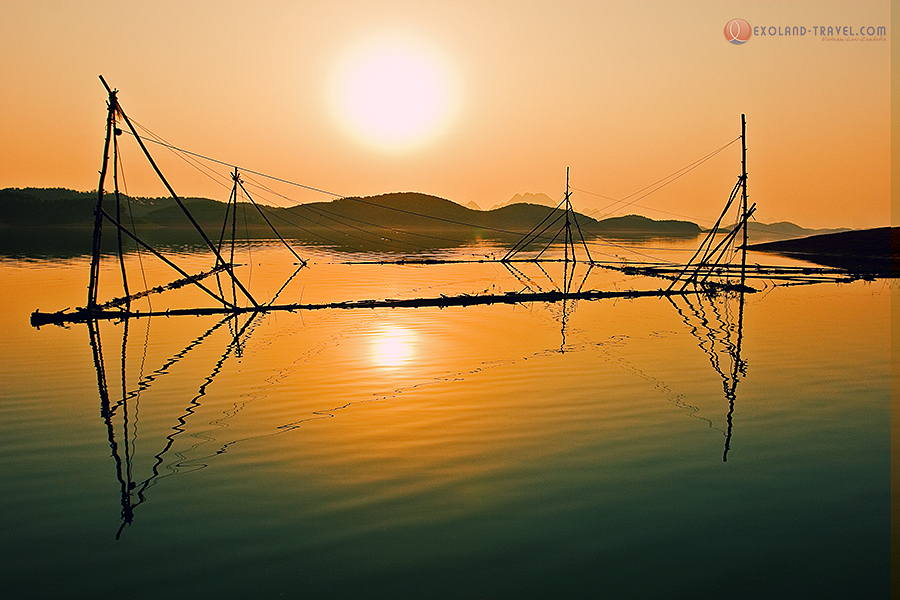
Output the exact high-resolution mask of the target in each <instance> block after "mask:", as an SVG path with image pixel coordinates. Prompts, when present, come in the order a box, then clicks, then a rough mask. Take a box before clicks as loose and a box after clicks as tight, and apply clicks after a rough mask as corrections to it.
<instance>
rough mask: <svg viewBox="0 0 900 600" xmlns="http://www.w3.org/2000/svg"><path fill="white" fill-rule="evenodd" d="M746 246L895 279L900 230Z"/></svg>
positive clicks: (877, 230) (899, 259) (862, 231)
mask: <svg viewBox="0 0 900 600" xmlns="http://www.w3.org/2000/svg"><path fill="white" fill-rule="evenodd" d="M748 247H749V248H750V249H751V250H758V251H760V252H773V253H777V254H782V255H784V256H789V257H792V258H798V259H801V260H806V261H809V262H813V263H816V264H820V265H827V266H831V267H838V268H841V269H847V270H848V271H850V272H853V273H859V274H867V275H876V276H881V277H894V276H897V274H898V268H897V266H896V265H897V264H900V228H897V227H895V228H893V229H892V228H890V227H879V228H877V229H866V230H861V231H843V232H839V233H829V234H824V235H814V236H810V237H804V238H797V239H792V240H783V241H777V242H767V243H763V244H752V245H750V246H748Z"/></svg>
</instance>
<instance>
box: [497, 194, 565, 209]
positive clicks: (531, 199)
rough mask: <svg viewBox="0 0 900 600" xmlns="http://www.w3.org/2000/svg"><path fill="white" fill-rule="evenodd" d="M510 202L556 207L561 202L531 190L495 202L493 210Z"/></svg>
mask: <svg viewBox="0 0 900 600" xmlns="http://www.w3.org/2000/svg"><path fill="white" fill-rule="evenodd" d="M510 204H537V205H538V206H549V207H550V208H555V207H556V205H557V204H559V202H557V201H556V200H554V199H553V198H551V197H550V196H548V195H547V194H532V193H531V192H525V193H524V194H516V195H515V196H513V197H512V198H510V199H509V200H507V201H506V202H502V203H500V204H495V205H494V206H492V207H491V210H494V209H497V208H503V207H504V206H509V205H510Z"/></svg>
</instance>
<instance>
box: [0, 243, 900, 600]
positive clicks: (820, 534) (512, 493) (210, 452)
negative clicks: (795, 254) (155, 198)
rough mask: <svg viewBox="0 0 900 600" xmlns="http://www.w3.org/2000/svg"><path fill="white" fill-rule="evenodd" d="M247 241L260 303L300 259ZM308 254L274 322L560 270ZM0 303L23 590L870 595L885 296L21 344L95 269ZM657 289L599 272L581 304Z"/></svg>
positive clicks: (120, 326)
mask: <svg viewBox="0 0 900 600" xmlns="http://www.w3.org/2000/svg"><path fill="white" fill-rule="evenodd" d="M645 246H646V248H644V249H643V251H644V252H650V251H651V249H652V246H653V243H652V242H647V243H646V244H645ZM247 247H248V248H250V249H251V250H252V251H251V253H250V254H249V255H245V258H243V259H242V261H243V262H242V264H243V265H244V266H243V267H241V268H240V269H239V274H240V275H241V277H242V279H244V280H245V281H248V282H249V289H250V290H251V293H253V294H254V295H259V297H260V298H266V299H268V298H271V296H272V295H273V294H275V293H276V292H277V291H278V290H279V288H280V287H281V285H282V283H283V282H284V280H285V279H286V278H287V277H289V276H290V275H292V274H293V273H294V269H295V267H294V266H293V265H291V264H290V260H287V259H285V257H284V254H283V252H281V251H280V250H278V249H277V248H276V247H275V246H273V245H270V244H267V243H254V244H252V245H250V246H247ZM245 249H246V248H245ZM305 250H306V254H305V256H308V257H309V258H310V266H309V267H308V268H306V269H303V270H301V271H300V272H299V273H297V274H296V275H295V276H294V278H293V279H292V280H291V283H290V284H289V285H288V287H286V288H284V290H283V291H282V292H281V295H280V296H279V298H280V300H281V301H285V302H299V301H303V302H320V301H332V300H347V299H365V298H389V297H392V298H409V297H419V296H435V295H439V294H442V293H443V294H447V295H452V294H457V293H473V294H474V293H485V292H494V293H502V292H503V291H510V290H521V289H523V287H524V286H525V285H528V286H531V287H532V288H533V289H552V288H553V287H554V286H558V285H560V284H561V276H562V273H561V272H560V271H559V270H560V269H562V266H561V265H551V266H547V267H546V268H545V270H541V269H539V268H535V267H534V266H533V265H525V266H522V267H521V269H520V271H519V272H518V273H511V272H509V271H508V270H506V269H504V268H503V267H501V266H499V265H497V264H495V263H483V264H457V265H436V266H434V265H433V266H427V267H424V266H409V265H402V266H401V265H347V264H341V263H342V262H344V261H347V260H351V259H362V258H372V257H373V255H370V254H367V255H349V254H345V253H336V252H330V251H328V250H327V249H321V248H319V249H315V248H307V249H305ZM500 251H501V250H499V249H498V248H495V247H492V246H491V245H490V244H487V243H486V244H483V245H478V246H472V247H466V248H460V249H457V250H454V251H450V254H451V255H453V256H457V257H467V256H468V257H479V256H481V257H483V256H490V255H492V254H496V253H497V252H500ZM596 251H597V252H598V253H599V252H601V250H600V249H599V248H598V249H596ZM128 260H129V267H130V272H135V273H139V272H140V269H139V268H138V267H139V266H140V262H141V261H144V270H145V273H144V276H143V277H146V279H147V284H148V285H151V286H152V285H156V284H157V283H159V282H162V281H166V280H167V278H168V279H172V278H173V277H172V276H171V273H170V272H169V271H168V270H167V268H165V267H164V266H159V265H154V264H152V263H150V261H147V257H146V256H145V257H142V258H141V259H140V260H139V258H138V257H137V256H135V255H131V256H129V258H128ZM178 261H179V264H182V265H183V266H185V268H186V270H188V271H189V272H196V271H200V270H203V269H206V268H208V267H209V266H210V258H209V256H208V255H206V254H205V253H201V252H197V251H189V250H186V251H184V252H183V253H181V254H180V255H179V257H178ZM769 262H770V261H769ZM117 269H118V266H117V264H116V263H115V261H113V260H111V259H107V260H105V261H104V269H103V273H102V283H103V286H104V288H103V289H104V290H109V294H110V295H115V294H116V293H117V292H118V290H116V289H115V288H116V286H117V285H119V284H117V279H116V277H117V275H116V273H117ZM582 275H583V271H579V272H578V273H577V277H576V285H578V283H579V282H580V280H581V277H582ZM134 277H135V280H134V281H131V282H130V283H131V285H132V287H133V288H141V287H143V285H144V281H143V278H142V277H141V276H140V275H135V276H134ZM0 282H2V283H0V286H2V297H3V298H4V307H3V310H2V311H0V323H2V328H3V332H4V335H3V337H2V339H0V359H2V360H0V365H2V366H0V380H2V388H0V400H2V402H0V428H2V429H0V430H2V438H0V439H2V446H0V475H2V478H3V481H4V486H3V491H2V492H0V508H2V511H0V515H2V516H0V520H2V523H0V528H2V530H3V531H4V536H3V540H4V541H3V553H4V557H5V561H4V563H3V567H2V570H0V574H2V576H3V580H4V582H5V586H6V589H7V594H9V597H16V598H47V597H67V598H102V597H126V598H159V597H169V598H228V597H232V598H237V597H269V596H271V597H281V596H283V597H308V598H378V597H384V598H388V597H390V598H404V597H406V598H421V597H432V598H597V597H608V598H663V597H664V598H706V597H708V598H721V597H723V596H732V597H739V598H756V597H765V598H773V597H784V598H844V597H849V596H853V597H886V596H887V593H888V574H889V566H888V558H889V548H890V547H889V508H888V503H889V500H888V495H889V488H890V483H889V481H890V479H889V463H890V458H889V457H890V454H889V421H890V413H889V400H890V395H889V384H890V369H889V366H888V365H889V359H890V337H889V335H890V334H889V327H888V324H889V303H890V287H889V284H888V283H886V282H882V281H877V282H857V283H853V284H848V285H834V284H827V285H816V286H796V287H778V288H772V287H767V288H766V289H765V290H763V291H762V292H760V293H757V294H751V295H746V296H745V298H744V304H743V310H742V311H741V303H740V300H739V298H737V297H724V296H721V297H718V298H715V299H711V298H707V297H700V296H691V297H685V298H682V299H676V300H674V301H672V302H670V301H669V300H666V299H657V298H645V299H636V300H617V301H613V300H604V301H596V302H585V301H581V302H578V303H575V302H571V301H570V302H567V303H565V304H562V303H558V304H533V305H496V306H481V307H469V308H448V309H443V310H442V309H437V308H425V309H394V310H390V309H384V310H358V311H347V310H323V311H306V312H295V313H270V314H267V315H257V316H255V317H252V318H251V317H249V316H242V317H240V318H239V319H221V318H217V317H179V318H174V317H173V318H161V317H154V318H151V319H132V320H129V321H128V322H127V323H126V322H102V323H99V324H98V325H97V326H96V328H94V329H93V331H91V328H89V326H87V325H72V326H71V327H67V328H61V327H55V326H52V327H44V328H41V329H40V330H36V329H33V328H31V327H30V325H29V324H28V316H29V314H30V312H31V311H32V310H34V309H36V308H40V309H42V310H45V311H49V310H58V309H60V308H65V307H74V306H78V305H82V304H84V297H85V296H86V293H87V290H86V284H87V259H86V258H85V257H76V258H72V259H64V260H57V259H54V260H49V259H47V260H14V259H4V260H2V261H0ZM660 285H661V284H660V282H659V281H655V280H646V279H634V278H629V277H626V276H624V275H622V274H621V273H617V272H593V271H592V272H591V274H590V276H589V277H588V279H587V284H586V287H588V288H599V289H628V288H632V287H634V288H643V289H653V288H656V287H659V286H660ZM760 287H762V286H761V285H760ZM226 288H227V286H226ZM227 291H228V293H230V290H227ZM185 303H187V304H188V305H191V304H194V305H196V304H204V305H208V304H209V302H208V301H207V298H206V297H205V295H204V294H202V293H201V292H197V291H195V290H191V289H183V290H179V291H178V292H175V293H172V294H171V295H170V296H167V297H159V298H156V299H154V300H153V308H154V309H159V308H165V307H166V306H178V305H184V304H185ZM142 306H143V307H145V308H146V304H144V305H142ZM92 334H93V335H92ZM739 337H740V353H739V355H738V339H739ZM92 340H93V343H92ZM98 365H100V367H101V368H100V369H98V368H97V367H98Z"/></svg>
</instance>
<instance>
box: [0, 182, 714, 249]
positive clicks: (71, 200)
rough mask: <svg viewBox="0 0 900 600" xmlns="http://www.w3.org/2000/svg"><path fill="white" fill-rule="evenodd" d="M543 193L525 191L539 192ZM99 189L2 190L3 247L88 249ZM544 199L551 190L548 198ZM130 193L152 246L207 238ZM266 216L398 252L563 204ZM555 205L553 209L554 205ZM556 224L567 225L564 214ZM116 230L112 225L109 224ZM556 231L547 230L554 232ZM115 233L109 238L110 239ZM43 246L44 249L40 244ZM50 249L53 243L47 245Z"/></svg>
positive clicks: (617, 231)
mask: <svg viewBox="0 0 900 600" xmlns="http://www.w3.org/2000/svg"><path fill="white" fill-rule="evenodd" d="M535 196H537V195H536V194H532V195H530V196H528V195H525V196H521V197H522V198H530V199H535V198H534V197H535ZM96 198H97V197H96V192H78V191H73V190H67V189H43V188H25V189H15V188H8V189H4V190H0V228H2V229H3V232H4V233H3V234H2V235H0V252H4V253H7V254H9V253H10V252H13V253H15V252H18V251H19V250H22V249H23V248H24V246H29V247H33V246H34V245H38V246H39V247H40V248H48V249H49V248H52V247H53V245H54V244H56V243H57V242H58V241H59V240H63V239H66V240H69V241H68V242H67V244H68V245H69V246H72V248H71V249H68V246H67V250H66V252H71V253H76V254H77V253H81V252H86V251H88V250H89V246H90V230H91V228H92V227H93V220H94V218H93V212H94V206H95V205H96V202H97V199H96ZM545 198H546V196H545ZM122 199H123V201H124V202H123V209H122V210H123V211H124V212H123V215H122V220H123V222H125V223H127V224H130V223H131V222H134V223H135V226H136V228H137V231H138V234H139V235H140V236H141V237H142V238H144V239H145V241H147V242H148V243H152V244H192V243H200V242H202V240H201V238H200V237H199V234H197V232H196V231H194V230H193V228H192V226H191V225H190V223H189V222H188V220H187V219H186V217H185V216H184V214H183V213H182V211H181V209H180V208H179V207H178V206H177V204H176V203H175V202H174V201H173V200H172V199H171V198H134V197H133V198H126V197H124V196H123V197H122ZM183 200H184V203H185V204H186V205H187V206H188V208H189V210H190V211H191V214H192V215H193V217H194V218H195V219H196V220H197V221H198V222H199V223H200V225H201V226H202V227H203V229H204V230H205V231H206V233H207V235H209V237H211V238H213V239H218V237H219V233H220V232H221V230H222V227H223V222H224V218H225V209H226V205H225V203H223V202H220V201H218V200H210V199H206V198H185V199H183ZM104 208H105V210H106V211H107V212H109V213H110V214H115V210H116V207H115V198H114V197H113V196H112V195H111V194H106V195H105V196H104ZM262 210H263V211H264V212H265V214H266V216H267V218H268V219H269V221H270V222H271V223H272V224H274V225H275V227H276V228H277V229H278V231H279V233H280V234H281V235H283V236H284V237H285V238H294V239H298V240H303V241H304V242H310V243H319V244H325V245H329V246H334V247H342V248H347V249H373V250H375V249H384V248H388V249H395V250H401V251H409V250H417V249H422V248H440V247H449V246H454V245H459V244H465V243H470V242H472V241H474V240H479V239H496V240H498V241H500V242H502V243H507V242H512V241H516V240H518V239H519V238H521V237H522V236H523V235H524V234H526V233H528V232H529V231H531V230H532V228H533V227H534V226H535V225H537V224H538V223H540V222H541V221H542V220H544V219H545V217H547V216H548V215H550V214H551V213H552V217H551V218H550V219H549V220H548V222H552V221H553V220H554V219H557V218H560V217H561V216H562V214H563V212H562V211H561V210H558V209H552V208H548V207H547V206H544V205H540V204H536V203H531V202H528V203H522V202H515V203H512V204H507V205H506V206H503V207H500V208H496V209H493V210H488V211H484V210H477V209H475V208H472V207H469V206H462V205H460V204H457V203H455V202H451V201H450V200H446V199H444V198H439V197H436V196H431V195H428V194H421V193H417V192H396V193H389V194H381V195H378V196H368V197H364V198H342V199H338V200H333V201H326V202H312V203H307V204H301V205H297V206H293V207H290V208H276V207H270V206H264V207H262ZM554 210H555V213H554V212H553V211H554ZM238 214H239V220H238V231H237V234H238V236H239V237H244V238H271V237H273V235H272V233H271V230H270V229H269V227H268V225H267V224H266V222H265V220H264V219H263V217H262V216H261V215H260V214H259V211H257V209H256V208H255V207H254V206H252V205H250V204H241V205H239V213H238ZM577 222H578V225H579V227H580V228H581V230H582V232H583V233H584V235H585V236H595V235H601V236H610V237H621V238H626V237H633V236H642V237H648V236H649V237H671V236H686V235H687V236H690V235H697V234H698V233H699V232H700V228H699V227H698V226H697V225H695V224H693V223H688V222H686V221H654V220H652V219H648V218H646V217H640V216H637V215H630V216H626V217H615V218H612V219H605V220H603V221H597V220H595V219H592V218H590V217H587V216H584V215H578V216H577ZM553 227H557V228H558V227H562V221H561V218H560V220H559V222H558V223H557V224H556V225H554V226H553ZM107 230H108V231H109V230H113V228H112V227H109V228H108V229H107ZM554 233H555V231H553V230H551V231H548V233H547V235H549V236H551V237H552V235H553V234H554ZM109 237H111V236H104V240H105V241H108V240H107V238H109ZM41 252H43V251H41ZM47 252H50V253H51V254H52V251H51V250H47Z"/></svg>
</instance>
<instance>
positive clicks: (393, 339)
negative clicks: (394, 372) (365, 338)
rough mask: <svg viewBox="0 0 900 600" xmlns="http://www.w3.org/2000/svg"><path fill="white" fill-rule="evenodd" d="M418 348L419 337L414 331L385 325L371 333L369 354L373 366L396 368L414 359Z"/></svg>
mask: <svg viewBox="0 0 900 600" xmlns="http://www.w3.org/2000/svg"><path fill="white" fill-rule="evenodd" d="M418 346H419V336H418V334H417V333H416V332H415V331H413V330H411V329H406V328H405V327H399V326H397V325H393V324H386V325H383V326H382V327H381V328H379V329H378V330H377V331H376V332H374V333H373V335H372V340H371V346H370V349H369V352H370V357H371V360H372V363H373V364H374V365H376V366H378V367H384V368H398V367H402V366H405V365H407V364H408V363H409V362H411V361H412V360H413V359H414V358H415V357H416V354H417V352H418Z"/></svg>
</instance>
